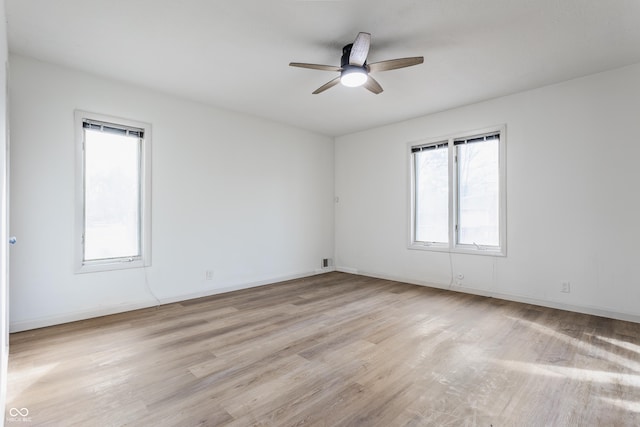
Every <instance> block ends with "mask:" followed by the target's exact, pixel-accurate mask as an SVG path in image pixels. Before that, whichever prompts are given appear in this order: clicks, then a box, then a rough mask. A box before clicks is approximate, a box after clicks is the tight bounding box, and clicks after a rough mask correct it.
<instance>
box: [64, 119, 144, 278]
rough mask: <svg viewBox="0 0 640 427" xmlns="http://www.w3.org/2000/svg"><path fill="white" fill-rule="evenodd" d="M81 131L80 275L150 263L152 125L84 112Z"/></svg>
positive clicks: (78, 216) (79, 131)
mask: <svg viewBox="0 0 640 427" xmlns="http://www.w3.org/2000/svg"><path fill="white" fill-rule="evenodd" d="M76 126H77V132H78V176H77V181H78V183H77V185H78V188H77V193H78V194H77V198H78V202H77V205H78V213H77V220H76V229H77V232H78V236H77V240H78V247H77V258H78V271H79V272H88V271H101V270H111V269H120V268H130V267H141V266H144V265H148V264H149V255H150V254H149V237H150V236H149V230H150V227H149V222H150V213H149V208H150V203H149V190H150V189H149V183H150V180H149V177H150V174H149V164H148V158H149V149H150V140H149V138H150V126H149V125H147V124H144V123H137V122H131V121H128V120H122V119H113V118H110V117H105V116H98V115H95V114H91V113H86V112H77V113H76Z"/></svg>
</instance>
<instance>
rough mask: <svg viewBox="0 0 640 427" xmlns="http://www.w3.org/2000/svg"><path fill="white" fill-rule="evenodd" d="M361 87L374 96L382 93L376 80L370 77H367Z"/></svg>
mask: <svg viewBox="0 0 640 427" xmlns="http://www.w3.org/2000/svg"><path fill="white" fill-rule="evenodd" d="M362 86H364V87H365V89H367V90H370V91H371V92H373V93H375V94H376V95H377V94H379V93H380V92H382V86H380V83H378V82H377V81H376V79H374V78H373V77H371V76H369V78H368V79H367V81H366V82H365V83H364V84H363V85H362Z"/></svg>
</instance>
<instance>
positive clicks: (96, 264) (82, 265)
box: [74, 110, 151, 273]
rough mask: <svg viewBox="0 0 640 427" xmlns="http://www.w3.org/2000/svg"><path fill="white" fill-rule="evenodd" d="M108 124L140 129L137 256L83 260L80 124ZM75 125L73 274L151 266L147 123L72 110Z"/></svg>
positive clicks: (83, 218) (83, 212)
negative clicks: (138, 245)
mask: <svg viewBox="0 0 640 427" xmlns="http://www.w3.org/2000/svg"><path fill="white" fill-rule="evenodd" d="M86 120H89V121H93V122H100V123H104V124H110V125H113V126H114V127H117V128H134V129H141V130H142V131H143V136H142V138H141V139H140V193H139V194H140V196H139V197H140V255H139V256H137V257H135V258H134V257H120V258H109V259H100V260H88V261H85V260H84V232H85V230H84V226H85V200H84V185H85V155H84V135H85V131H84V127H83V123H84V122H85V121H86ZM74 127H75V149H76V168H75V191H76V197H75V213H76V215H75V234H74V242H75V245H74V250H75V256H74V260H75V262H74V266H75V272H76V273H91V272H100V271H111V270H122V269H129V268H143V267H147V266H149V265H151V125H150V124H149V123H144V122H139V121H135V120H130V119H125V118H121V117H114V116H109V115H105V114H98V113H92V112H88V111H82V110H75V111H74Z"/></svg>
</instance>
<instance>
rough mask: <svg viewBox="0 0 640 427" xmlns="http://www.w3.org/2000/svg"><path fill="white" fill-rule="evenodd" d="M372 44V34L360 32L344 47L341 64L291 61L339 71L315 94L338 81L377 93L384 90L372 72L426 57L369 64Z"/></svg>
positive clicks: (293, 63) (394, 67) (292, 63)
mask: <svg viewBox="0 0 640 427" xmlns="http://www.w3.org/2000/svg"><path fill="white" fill-rule="evenodd" d="M370 44H371V34H369V33H358V36H357V37H356V39H355V40H354V42H353V43H349V44H348V45H346V46H345V47H343V48H342V58H341V60H340V66H339V67H335V66H333V65H318V64H305V63H302V62H290V63H289V65H290V66H291V67H301V68H310V69H312V70H323V71H338V72H340V75H339V76H338V77H336V78H335V79H333V80H331V81H329V82H327V83H325V84H323V85H322V86H320V87H319V88H318V89H316V90H314V91H313V94H314V95H317V94H319V93H322V92H324V91H325V90H327V89H329V88H332V87H333V86H335V85H337V84H338V83H342V84H343V85H344V86H348V87H357V86H364V87H365V89H368V90H370V91H371V92H373V93H375V94H376V95H377V94H379V93H380V92H382V86H380V83H378V82H377V81H376V80H375V79H374V78H373V77H371V76H370V75H369V73H370V72H372V71H373V72H376V71H388V70H396V69H398V68H405V67H411V66H412V65H418V64H422V63H423V62H424V57H422V56H412V57H409V58H399V59H390V60H388V61H380V62H374V63H373V64H367V55H368V54H369V46H370Z"/></svg>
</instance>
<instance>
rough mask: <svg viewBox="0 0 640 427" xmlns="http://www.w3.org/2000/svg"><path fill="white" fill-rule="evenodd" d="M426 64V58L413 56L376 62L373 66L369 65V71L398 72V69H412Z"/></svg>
mask: <svg viewBox="0 0 640 427" xmlns="http://www.w3.org/2000/svg"><path fill="white" fill-rule="evenodd" d="M423 62H424V57H422V56H412V57H411V58H399V59H390V60H388V61H380V62H374V63H373V64H368V65H367V68H368V69H369V71H373V72H376V71H389V70H396V69H398V68H404V67H411V66H412V65H418V64H422V63H423Z"/></svg>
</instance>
